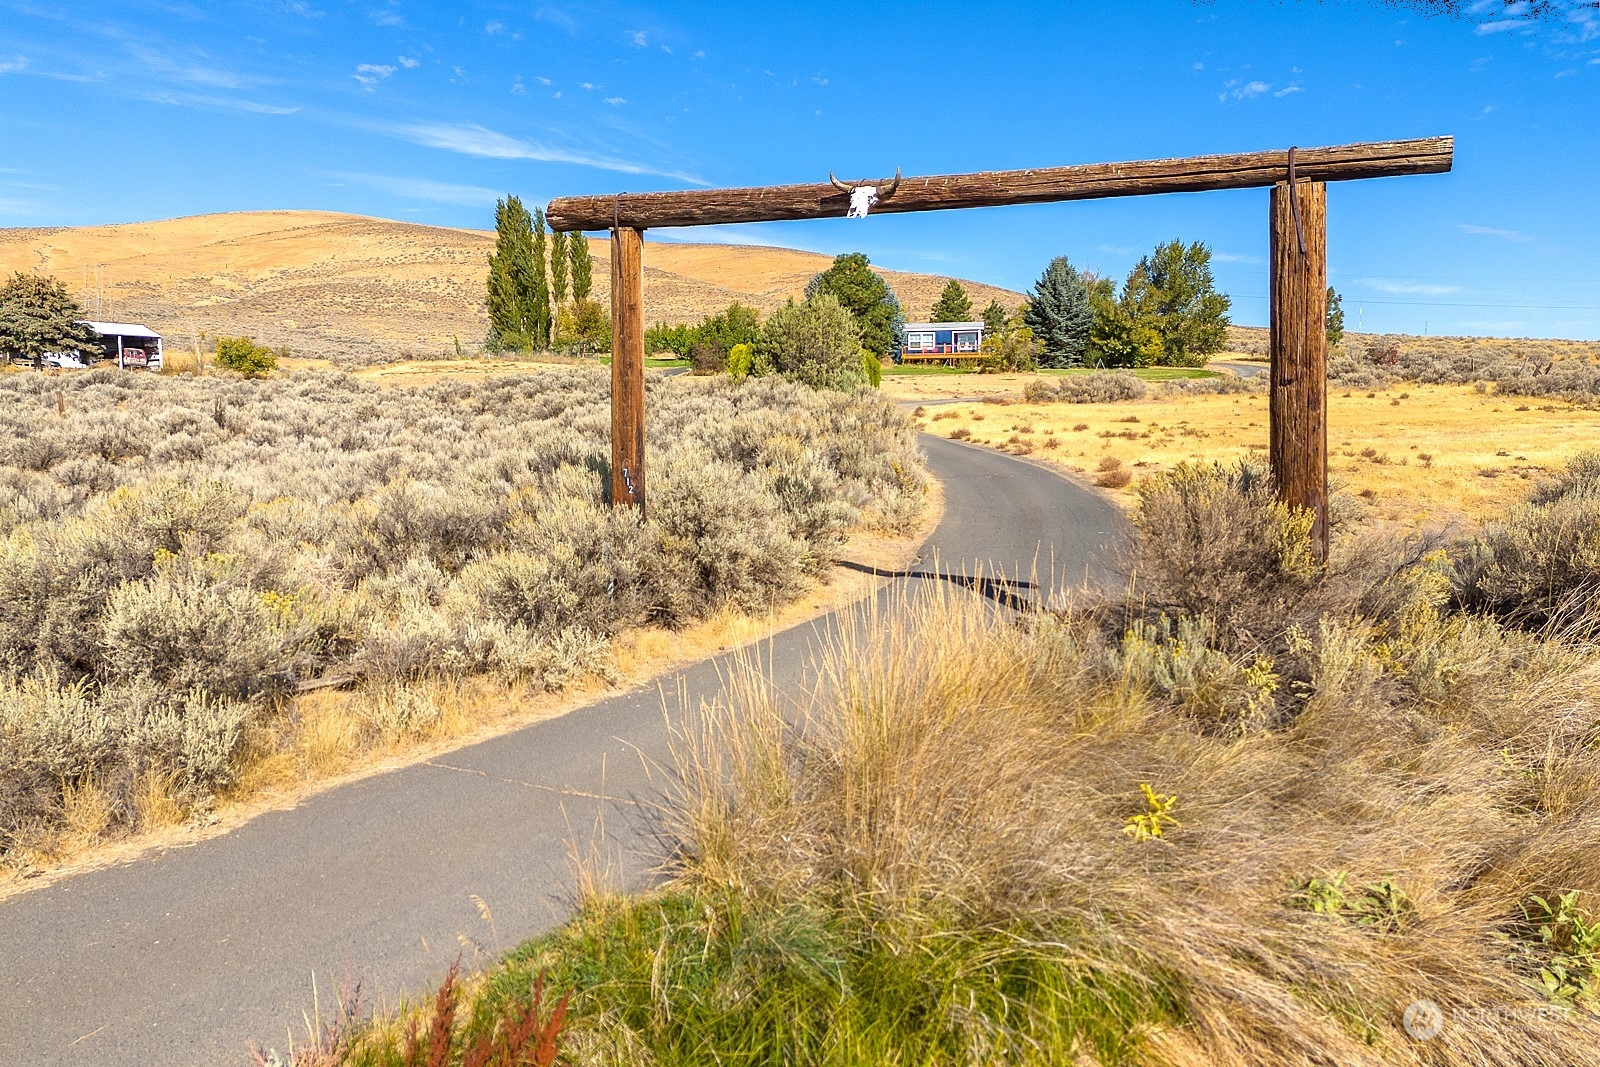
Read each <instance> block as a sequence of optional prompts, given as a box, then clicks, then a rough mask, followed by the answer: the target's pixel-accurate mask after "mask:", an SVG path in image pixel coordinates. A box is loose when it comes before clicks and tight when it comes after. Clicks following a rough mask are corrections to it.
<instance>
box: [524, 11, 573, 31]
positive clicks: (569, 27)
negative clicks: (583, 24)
mask: <svg viewBox="0 0 1600 1067" xmlns="http://www.w3.org/2000/svg"><path fill="white" fill-rule="evenodd" d="M533 17H534V18H535V19H537V20H538V21H540V22H548V23H550V25H552V26H559V27H561V28H562V29H563V30H566V31H567V33H568V34H570V35H576V34H577V32H578V20H577V19H575V18H573V17H572V16H571V15H569V14H567V13H566V12H565V11H563V10H561V9H560V8H559V7H550V6H548V5H547V6H545V7H541V8H538V9H537V10H535V11H534V13H533Z"/></svg>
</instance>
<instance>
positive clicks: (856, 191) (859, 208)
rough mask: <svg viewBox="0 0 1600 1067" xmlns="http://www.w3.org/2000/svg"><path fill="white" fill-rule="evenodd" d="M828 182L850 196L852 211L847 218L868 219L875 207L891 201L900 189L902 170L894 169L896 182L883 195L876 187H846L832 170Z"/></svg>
mask: <svg viewBox="0 0 1600 1067" xmlns="http://www.w3.org/2000/svg"><path fill="white" fill-rule="evenodd" d="M828 181H829V183H831V184H832V185H833V187H834V188H835V189H837V190H839V191H840V192H841V193H848V194H849V196H850V210H849V211H847V212H846V213H845V218H847V219H864V218H866V217H867V212H868V211H870V210H872V207H873V205H875V204H877V203H879V202H880V201H884V200H887V199H889V198H890V197H891V196H893V195H894V191H895V190H896V189H898V188H900V168H899V167H896V168H895V169H894V180H893V181H891V182H890V183H889V187H888V188H887V189H885V190H884V191H883V192H881V193H880V192H878V187H877V186H876V185H855V186H849V185H846V184H845V183H844V182H842V181H840V180H839V179H838V178H835V177H834V176H833V171H831V170H830V171H829V172H828Z"/></svg>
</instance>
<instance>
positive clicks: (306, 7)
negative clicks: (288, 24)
mask: <svg viewBox="0 0 1600 1067" xmlns="http://www.w3.org/2000/svg"><path fill="white" fill-rule="evenodd" d="M278 9H279V10H280V11H284V12H287V13H288V14H290V15H299V16H300V17H301V18H307V19H320V18H321V17H322V16H323V15H325V14H327V12H326V11H318V10H317V9H316V8H314V7H312V6H311V5H310V4H308V3H306V0H282V2H281V3H280V4H278Z"/></svg>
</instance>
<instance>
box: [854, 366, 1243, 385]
mask: <svg viewBox="0 0 1600 1067" xmlns="http://www.w3.org/2000/svg"><path fill="white" fill-rule="evenodd" d="M1098 369H1099V368H1096V367H1059V368H1056V367H1051V368H1043V369H1041V370H1039V371H1038V372H1037V373H1039V374H1048V375H1061V374H1093V373H1094V372H1095V371H1096V370H1098ZM977 373H978V369H977V368H976V367H947V366H945V365H944V364H943V363H924V364H917V365H914V366H908V365H906V364H904V363H902V364H898V365H895V366H886V367H884V368H883V374H884V377H886V378H889V377H895V378H915V377H919V376H922V375H929V374H977ZM1131 373H1132V374H1133V376H1134V377H1135V378H1142V379H1143V380H1145V381H1147V382H1168V381H1171V380H1172V379H1174V378H1220V377H1221V376H1222V375H1221V373H1220V372H1218V371H1214V370H1206V369H1205V368H1204V367H1137V368H1134V369H1133V370H1132V372H1131Z"/></svg>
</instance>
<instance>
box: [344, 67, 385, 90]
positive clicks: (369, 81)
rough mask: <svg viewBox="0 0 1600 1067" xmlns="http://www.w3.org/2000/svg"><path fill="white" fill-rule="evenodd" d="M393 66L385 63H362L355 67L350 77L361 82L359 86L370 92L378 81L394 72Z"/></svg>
mask: <svg viewBox="0 0 1600 1067" xmlns="http://www.w3.org/2000/svg"><path fill="white" fill-rule="evenodd" d="M394 70H395V69H394V68H393V67H391V66H389V65H388V64H387V63H362V64H361V65H360V66H358V67H356V72H355V73H354V74H352V75H350V77H352V78H354V79H355V80H356V81H358V82H360V83H361V88H363V89H365V90H366V91H367V92H369V93H370V92H372V91H373V89H375V88H376V87H377V85H378V83H379V82H381V81H383V80H384V79H385V78H387V77H388V76H389V75H391V74H393V73H394Z"/></svg>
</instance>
